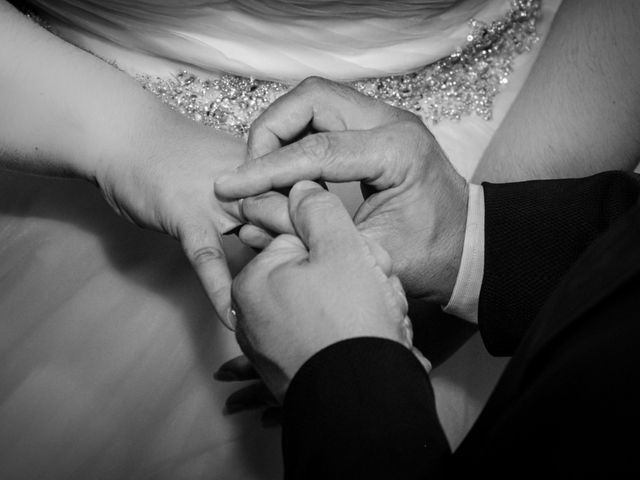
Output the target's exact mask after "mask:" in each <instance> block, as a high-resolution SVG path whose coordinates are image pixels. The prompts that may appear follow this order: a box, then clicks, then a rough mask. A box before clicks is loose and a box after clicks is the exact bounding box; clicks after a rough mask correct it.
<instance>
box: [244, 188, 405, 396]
mask: <svg viewBox="0 0 640 480" xmlns="http://www.w3.org/2000/svg"><path fill="white" fill-rule="evenodd" d="M289 213H290V217H291V219H292V223H293V227H294V228H295V231H296V234H297V235H289V234H283V235H280V236H278V237H277V238H276V239H275V240H273V242H271V243H270V244H269V245H268V246H267V248H265V250H264V251H263V252H262V253H260V254H259V255H258V256H257V257H255V258H254V259H253V260H252V261H251V262H250V263H249V264H248V265H247V266H246V267H245V268H244V270H242V272H241V273H240V274H239V275H238V276H237V277H236V279H235V280H234V282H233V289H232V295H233V299H234V301H235V303H236V308H237V315H238V321H237V324H236V336H237V338H238V343H239V344H240V347H241V348H242V350H243V352H244V353H245V354H246V355H247V357H248V358H249V359H250V360H251V362H252V364H253V365H254V367H255V369H256V370H257V372H258V373H259V374H260V376H261V377H262V379H263V380H264V382H265V383H266V385H267V387H268V388H269V390H271V392H272V393H273V394H274V395H275V396H276V398H278V399H279V400H280V401H281V400H282V399H283V397H284V394H285V393H286V390H287V387H288V385H289V382H290V381H291V379H292V378H293V376H294V375H295V373H296V372H297V371H298V369H299V368H300V367H301V366H302V365H303V364H304V363H305V362H306V361H307V360H308V359H309V358H311V357H312V356H313V355H314V354H316V353H317V352H319V351H320V350H322V349H323V348H325V347H327V346H329V345H331V344H333V343H336V342H339V341H341V340H345V339H348V338H353V337H362V336H368V337H371V336H373V337H382V338H388V339H390V340H393V341H396V342H399V343H401V344H403V345H405V346H406V347H407V348H411V342H412V332H411V323H410V322H409V319H408V317H407V301H406V298H405V296H404V292H403V290H402V287H401V286H400V282H399V280H398V278H397V277H394V276H392V275H391V260H390V258H389V255H388V254H387V253H386V252H385V251H384V249H383V248H382V247H380V246H379V245H377V244H376V243H375V242H373V241H371V240H368V239H367V238H366V237H364V236H363V235H361V234H360V233H359V232H358V230H357V229H356V227H355V226H354V224H353V222H352V220H351V218H349V214H348V213H347V211H346V210H345V209H344V207H343V206H342V204H341V203H340V200H339V199H338V198H337V197H336V196H335V195H333V194H331V193H329V192H327V191H325V190H323V189H322V188H321V187H320V186H319V185H317V184H315V183H312V182H301V183H298V184H296V185H295V186H294V187H293V188H292V190H291V193H290V201H289Z"/></svg>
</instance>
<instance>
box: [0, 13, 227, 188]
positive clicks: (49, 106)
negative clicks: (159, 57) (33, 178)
mask: <svg viewBox="0 0 640 480" xmlns="http://www.w3.org/2000/svg"><path fill="white" fill-rule="evenodd" d="M0 61H1V62H2V65H3V68H2V71H0V166H2V167H4V168H11V169H17V170H22V171H28V172H33V173H40V174H53V175H72V176H80V177H83V178H88V179H93V177H94V175H95V172H96V170H97V169H98V167H100V164H101V162H108V161H110V160H111V159H114V158H123V157H124V158H127V157H128V158H134V157H135V156H140V155H147V154H149V152H151V151H154V150H157V149H158V148H160V149H162V148H163V147H162V145H161V144H162V142H166V143H167V145H169V146H170V145H171V143H172V142H171V140H172V138H178V137H179V136H180V135H184V134H192V133H186V132H195V131H198V129H202V128H204V127H199V126H197V125H195V124H193V122H190V121H189V120H187V119H184V118H182V116H181V115H179V114H178V113H176V112H172V111H171V110H169V109H168V108H167V107H165V106H164V105H162V104H161V103H160V102H159V101H157V99H155V98H154V97H153V96H152V95H151V94H149V93H148V92H145V91H144V90H143V89H142V88H140V86H139V85H138V84H137V83H136V82H135V80H133V79H132V78H130V77H129V76H127V75H126V74H124V73H122V72H120V71H118V70H117V69H116V68H114V67H112V66H111V65H108V64H107V63H106V62H104V61H102V60H100V59H98V58H96V57H94V56H93V55H91V54H90V53H87V52H85V51H83V50H81V49H79V48H77V47H75V46H73V45H70V44H68V43H66V42H65V41H63V40H61V39H59V38H57V37H55V36H54V35H52V34H51V33H49V32H47V31H46V30H45V29H43V28H41V27H40V26H38V25H36V24H35V23H33V22H32V21H30V20H29V19H27V18H25V17H24V16H23V15H22V14H21V13H19V12H18V11H17V10H16V9H15V8H13V7H12V6H10V5H9V4H8V3H6V2H4V1H0ZM198 136H200V137H205V138H209V139H210V140H211V142H210V145H209V146H210V147H214V146H216V137H217V136H221V135H220V134H218V133H216V132H213V131H208V132H207V135H206V136H205V135H199V134H198ZM225 141H226V142H230V143H234V141H233V140H231V139H230V138H229V137H226V136H225ZM218 146H219V142H218Z"/></svg>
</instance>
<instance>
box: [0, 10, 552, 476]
mask: <svg viewBox="0 0 640 480" xmlns="http://www.w3.org/2000/svg"><path fill="white" fill-rule="evenodd" d="M560 2H561V0H547V1H545V2H544V3H542V5H541V6H540V2H539V1H525V0H514V1H509V0H462V1H460V0H458V1H452V0H449V1H430V0H405V1H398V2H394V1H391V0H389V1H385V0H378V1H371V2H359V1H356V0H351V1H346V2H332V1H324V0H317V1H303V0H299V1H294V0H270V1H262V2H260V1H257V0H237V1H224V0H209V1H203V0H183V1H180V2H175V1H169V0H132V1H124V0H122V1H118V0H110V1H106V0H105V1H102V0H60V1H53V0H51V1H48V0H33V1H30V2H27V3H29V4H31V6H32V7H33V11H34V12H36V15H37V17H38V19H39V20H40V21H42V23H43V24H44V25H45V26H46V27H47V28H50V29H51V30H52V31H53V32H55V33H56V34H58V35H60V36H61V37H63V38H65V39H67V40H68V41H70V42H72V43H75V44H77V45H79V46H80V47H82V48H84V49H86V50H89V51H91V52H93V53H95V54H96V55H98V56H99V57H101V58H103V59H105V60H106V61H109V62H112V63H113V64H114V65H115V66H117V68H120V69H122V70H124V71H125V72H127V73H129V74H131V75H132V76H134V77H135V78H137V79H138V80H139V81H140V83H141V85H142V86H143V87H144V88H147V89H149V90H150V91H152V92H153V93H155V94H156V95H158V97H159V101H164V102H166V103H167V104H169V106H171V107H172V108H176V109H178V110H180V111H182V112H183V113H185V115H189V116H190V117H191V118H193V119H194V120H195V121H201V122H203V123H206V124H208V125H212V127H214V128H219V129H222V130H224V131H227V132H229V134H230V135H240V136H242V135H244V134H245V133H246V129H247V126H248V125H249V124H250V121H251V120H252V119H253V118H255V116H256V115H258V114H259V112H260V111H261V109H263V108H264V107H265V106H266V105H268V103H269V102H270V101H271V100H273V98H275V97H277V96H278V95H280V94H282V93H283V92H285V91H286V90H287V89H288V88H290V87H291V85H295V83H296V82H297V81H299V80H301V79H303V78H305V77H307V76H309V75H320V76H324V77H329V78H332V79H335V80H339V81H344V82H348V83H350V84H351V85H353V86H354V87H356V88H358V89H359V90H360V91H362V92H364V93H366V94H369V95H373V96H376V97H379V98H381V99H383V100H385V101H389V102H391V103H394V104H396V105H399V106H403V107H405V108H409V109H411V110H413V111H415V112H416V113H417V114H419V115H421V116H422V117H423V118H424V120H425V122H427V124H428V126H429V127H430V128H431V130H432V131H433V132H434V134H435V135H436V137H437V139H438V140H439V141H440V142H441V144H442V145H443V148H444V149H445V151H446V152H447V153H448V155H449V157H450V159H451V160H452V162H453V163H454V165H455V166H456V168H458V170H459V171H460V172H461V173H462V174H463V175H464V176H465V177H467V178H470V176H471V175H472V173H473V171H474V169H475V167H476V165H477V163H478V161H479V159H480V157H481V155H482V152H483V150H484V148H485V147H486V146H487V145H488V143H489V141H490V139H491V136H492V135H493V133H494V132H495V131H496V129H497V128H498V126H499V125H500V121H501V120H502V118H504V115H505V113H506V111H507V110H508V108H509V106H510V104H511V102H512V101H513V99H514V98H515V97H516V95H517V93H518V91H519V89H520V87H521V86H522V84H523V82H524V80H525V78H526V76H527V73H528V71H529V69H530V67H531V65H532V63H533V61H534V60H535V56H536V54H537V52H538V51H539V48H540V44H541V43H542V42H540V41H536V40H537V39H544V37H545V34H546V32H547V31H548V28H549V25H550V23H551V21H552V18H553V15H554V14H555V12H556V10H557V8H558V6H559V4H560ZM472 20H473V21H472ZM0 183H1V190H0V191H2V192H3V195H2V198H1V199H0V216H1V218H0V331H1V334H0V355H1V358H2V362H1V364H0V372H1V375H0V452H2V453H0V477H2V478H65V479H66V478H82V479H85V478H162V479H164V478H166V479H182V478H185V479H194V478H224V479H274V478H279V476H280V452H279V449H280V446H279V432H278V431H277V430H275V429H265V428H263V427H262V426H261V424H260V420H259V413H257V412H256V413H243V414H239V415H225V414H224V413H223V405H224V400H225V399H226V397H227V396H228V395H229V394H230V393H232V392H233V391H234V390H235V389H237V385H228V384H221V383H215V382H214V381H213V380H212V379H211V372H212V371H213V370H214V369H215V368H216V367H217V366H219V365H220V364H221V363H222V362H223V361H225V360H227V359H229V358H231V357H233V356H235V355H237V354H238V353H239V350H238V348H237V346H236V344H235V340H234V338H233V335H232V334H231V333H230V332H228V331H226V330H225V329H224V328H222V327H221V325H220V324H219V322H218V321H217V320H216V319H215V318H214V314H213V311H212V309H211V307H210V305H209V303H208V301H207V299H206V297H205V295H204V293H203V291H202V289H201V287H200V286H199V284H198V281H197V279H196V277H195V275H194V273H193V272H192V271H191V269H190V267H189V265H188V263H187V261H186V260H185V259H184V258H183V254H182V251H181V249H180V247H179V245H178V243H177V242H175V241H174V240H172V239H170V238H168V237H166V236H163V235H160V234H157V233H153V232H148V231H142V230H140V229H138V228H136V227H134V226H132V225H130V224H128V223H126V222H125V221H124V220H122V219H121V218H119V217H117V216H116V215H115V214H114V213H113V212H112V211H111V209H110V207H109V206H108V205H107V204H106V202H104V201H103V199H102V198H101V197H100V195H99V193H98V192H97V190H95V189H94V188H93V187H91V186H89V185H85V184H82V183H79V182H74V181H68V180H57V179H45V178H39V177H30V176H25V175H21V174H14V173H6V172H5V173H3V175H2V178H1V179H0ZM332 188H333V189H335V190H336V191H338V192H339V194H340V195H341V196H342V198H343V199H344V201H345V202H346V203H347V204H348V206H349V207H350V208H353V207H354V206H355V205H356V204H357V203H358V202H359V200H360V197H359V193H358V190H357V188H356V187H355V186H354V185H346V186H340V187H336V186H333V187H332ZM225 242H226V243H225V247H226V251H227V255H228V258H229V260H230V264H231V268H232V270H233V271H238V270H239V269H240V268H241V267H242V265H244V264H245V263H246V261H247V260H248V259H249V258H250V257H251V255H252V253H251V252H250V251H249V250H248V249H246V248H244V247H243V246H241V245H240V244H239V242H238V241H237V240H235V239H233V238H227V239H226V240H225ZM501 365H502V362H500V361H495V360H492V359H489V358H488V357H487V355H486V354H485V353H484V351H483V348H482V346H481V343H480V341H479V340H478V339H477V338H474V339H473V340H472V341H470V342H469V343H468V344H467V345H466V346H465V347H464V348H463V349H462V350H461V351H460V352H459V353H458V354H456V356H454V358H452V359H451V360H450V361H448V362H447V363H445V364H444V365H443V366H442V367H440V368H438V369H436V370H435V371H434V372H433V374H432V378H433V381H434V385H435V390H436V396H437V401H438V408H439V412H440V414H441V417H442V421H443V424H444V426H445V429H446V430H447V433H448V435H449V438H450V440H451V441H452V443H453V444H454V445H456V444H457V443H458V442H459V440H460V438H461V436H462V435H463V434H464V433H465V432H466V430H467V429H468V428H469V425H470V424H471V422H472V421H473V420H474V419H475V417H476V416H477V413H478V410H479V408H481V406H482V404H483V402H484V400H485V399H486V396H487V395H488V392H489V390H490V388H491V386H492V385H493V382H494V381H495V379H496V377H497V375H498V373H499V372H500V367H501Z"/></svg>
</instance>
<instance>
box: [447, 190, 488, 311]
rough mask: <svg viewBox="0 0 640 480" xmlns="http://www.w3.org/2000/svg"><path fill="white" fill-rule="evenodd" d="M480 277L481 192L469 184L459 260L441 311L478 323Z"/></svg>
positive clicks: (482, 234)
mask: <svg viewBox="0 0 640 480" xmlns="http://www.w3.org/2000/svg"><path fill="white" fill-rule="evenodd" d="M483 274H484V190H483V189H482V186H481V185H471V184H469V205H468V208H467V226H466V230H465V234H464V247H463V249H462V260H461V261H460V270H458V277H457V278H456V284H455V286H454V287H453V293H452V294H451V299H449V303H448V304H447V306H446V307H444V311H445V312H446V313H448V314H451V315H455V316H456V317H459V318H462V319H464V320H467V321H469V322H472V323H478V303H479V300H480V287H482V276H483Z"/></svg>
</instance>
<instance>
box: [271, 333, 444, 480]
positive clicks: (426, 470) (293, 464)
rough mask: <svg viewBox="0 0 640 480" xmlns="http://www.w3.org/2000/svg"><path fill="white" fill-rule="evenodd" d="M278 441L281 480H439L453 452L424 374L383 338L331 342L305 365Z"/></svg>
mask: <svg viewBox="0 0 640 480" xmlns="http://www.w3.org/2000/svg"><path fill="white" fill-rule="evenodd" d="M282 442H283V454H284V466H285V480H299V479H304V480H314V479H323V480H325V479H328V478H331V479H338V480H339V479H354V478H367V479H373V480H375V479H385V480H387V479H389V478H393V479H398V480H403V479H422V478H428V477H431V478H438V477H439V476H440V475H441V473H442V469H443V468H444V465H445V464H446V463H447V462H448V459H449V457H450V454H451V452H450V449H449V445H448V443H447V440H446V438H445V435H444V432H443V430H442V427H441V425H440V423H439V420H438V416H437V413H436V409H435V401H434V396H433V390H432V388H431V383H430V382H429V378H428V375H427V374H426V372H425V371H424V369H423V368H422V366H421V365H420V363H419V362H418V361H417V360H416V358H415V357H414V356H413V354H412V353H411V352H410V351H409V350H408V349H407V348H405V347H404V346H402V345H400V344H399V343H396V342H393V341H390V340H386V339H381V338H356V339H350V340H345V341H342V342H339V343H336V344H334V345H331V346H329V347H327V348H325V349H324V350H322V351H321V352H319V353H318V354H316V355H315V356H314V357H312V358H311V359H310V360H308V361H307V362H306V363H305V364H304V365H303V367H302V368H301V369H300V371H299V372H298V373H297V374H296V376H295V377H294V379H293V381H292V382H291V385H290V387H289V390H288V391H287V395H286V397H285V401H284V415H283V432H282ZM425 476H427V477H425Z"/></svg>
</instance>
